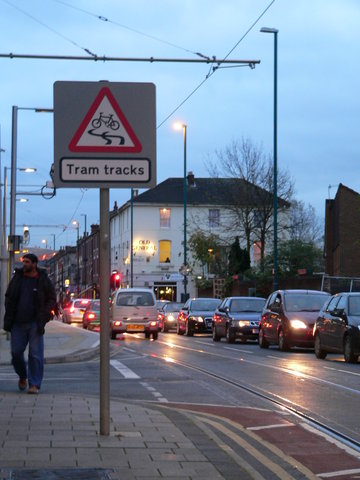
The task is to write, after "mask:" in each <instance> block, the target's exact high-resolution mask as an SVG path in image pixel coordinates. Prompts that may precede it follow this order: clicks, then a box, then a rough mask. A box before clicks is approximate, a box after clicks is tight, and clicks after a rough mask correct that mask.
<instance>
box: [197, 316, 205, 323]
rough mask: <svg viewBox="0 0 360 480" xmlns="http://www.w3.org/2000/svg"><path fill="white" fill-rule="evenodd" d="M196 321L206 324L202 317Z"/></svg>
mask: <svg viewBox="0 0 360 480" xmlns="http://www.w3.org/2000/svg"><path fill="white" fill-rule="evenodd" d="M196 320H197V321H198V322H199V323H203V322H204V319H203V318H202V317H196Z"/></svg>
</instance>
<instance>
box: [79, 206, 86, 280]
mask: <svg viewBox="0 0 360 480" xmlns="http://www.w3.org/2000/svg"><path fill="white" fill-rule="evenodd" d="M80 215H81V216H82V217H84V220H85V225H84V240H83V244H84V248H83V252H84V256H83V262H84V273H83V282H84V285H85V288H86V286H87V274H86V264H87V255H86V250H87V241H86V235H87V231H86V221H87V215H86V213H81V214H80Z"/></svg>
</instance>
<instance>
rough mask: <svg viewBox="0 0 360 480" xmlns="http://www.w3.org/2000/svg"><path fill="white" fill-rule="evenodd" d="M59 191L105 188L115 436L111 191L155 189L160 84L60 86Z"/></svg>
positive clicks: (106, 372) (103, 300) (105, 403)
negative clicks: (157, 104)
mask: <svg viewBox="0 0 360 480" xmlns="http://www.w3.org/2000/svg"><path fill="white" fill-rule="evenodd" d="M51 173H52V179H53V182H54V185H55V187H56V188H61V187H63V188H99V189H100V434H101V435H109V432H110V366H109V360H110V355H109V352H110V335H109V282H110V225H109V189H110V188H152V187H154V186H155V185H156V114H155V85H153V84H152V83H110V82H55V84H54V165H53V168H52V172H51Z"/></svg>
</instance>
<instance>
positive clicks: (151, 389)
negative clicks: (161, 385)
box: [140, 382, 169, 403]
mask: <svg viewBox="0 0 360 480" xmlns="http://www.w3.org/2000/svg"><path fill="white" fill-rule="evenodd" d="M140 385H142V386H143V387H144V388H146V390H148V391H149V392H150V393H151V395H153V396H154V397H155V398H156V400H157V401H158V402H161V403H169V400H168V399H167V398H165V397H163V396H162V394H161V393H160V392H157V391H156V389H155V388H154V387H151V386H150V385H149V384H148V383H147V382H140Z"/></svg>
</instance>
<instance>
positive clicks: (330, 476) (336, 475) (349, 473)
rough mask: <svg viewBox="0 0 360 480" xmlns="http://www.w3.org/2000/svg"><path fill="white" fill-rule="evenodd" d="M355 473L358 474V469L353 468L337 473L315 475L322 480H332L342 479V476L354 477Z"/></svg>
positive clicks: (359, 470)
mask: <svg viewBox="0 0 360 480" xmlns="http://www.w3.org/2000/svg"><path fill="white" fill-rule="evenodd" d="M356 473H360V468H354V469H352V470H338V471H337V472H329V473H317V474H316V475H317V476H318V477H322V478H334V477H342V476H343V475H355V474H356Z"/></svg>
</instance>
